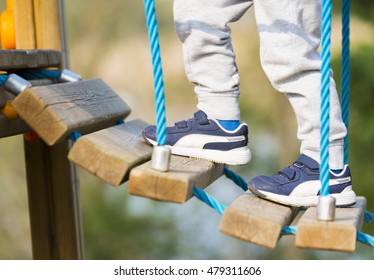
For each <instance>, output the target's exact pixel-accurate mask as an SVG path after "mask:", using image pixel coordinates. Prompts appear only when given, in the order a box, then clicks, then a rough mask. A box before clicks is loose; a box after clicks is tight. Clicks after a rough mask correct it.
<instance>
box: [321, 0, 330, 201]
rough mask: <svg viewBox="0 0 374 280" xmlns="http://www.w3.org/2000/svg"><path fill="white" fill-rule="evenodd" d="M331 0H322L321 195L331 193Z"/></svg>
mask: <svg viewBox="0 0 374 280" xmlns="http://www.w3.org/2000/svg"><path fill="white" fill-rule="evenodd" d="M331 11H332V2H331V0H322V26H321V35H322V36H321V47H322V53H321V56H322V66H321V142H320V146H321V170H320V180H321V185H322V187H321V195H329V194H330V190H329V121H330V112H329V111H330V103H329V99H330V73H331V67H330V60H331V55H330V46H331V41H330V37H331V18H332V16H331Z"/></svg>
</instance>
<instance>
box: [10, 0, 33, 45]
mask: <svg viewBox="0 0 374 280" xmlns="http://www.w3.org/2000/svg"><path fill="white" fill-rule="evenodd" d="M13 6H14V27H15V32H16V47H17V49H24V50H32V49H36V38H35V24H34V7H33V0H14V1H13Z"/></svg>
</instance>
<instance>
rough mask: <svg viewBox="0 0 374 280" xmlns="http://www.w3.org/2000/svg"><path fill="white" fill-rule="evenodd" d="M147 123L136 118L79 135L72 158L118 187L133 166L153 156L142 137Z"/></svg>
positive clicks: (71, 152) (73, 148)
mask: <svg viewBox="0 0 374 280" xmlns="http://www.w3.org/2000/svg"><path fill="white" fill-rule="evenodd" d="M147 126H148V124H147V123H145V122H144V121H142V120H134V121H130V122H126V123H124V124H121V125H116V126H113V127H110V128H107V129H103V130H100V131H97V132H94V133H91V134H87V135H85V136H82V137H80V138H79V139H78V140H77V142H76V143H75V144H74V145H73V147H72V149H71V150H70V152H69V159H70V160H71V161H72V162H74V163H76V164H78V165H79V166H81V167H82V168H84V169H86V170H87V171H89V172H91V173H92V174H94V175H95V176H97V177H99V178H100V179H102V180H104V181H105V182H107V183H109V184H111V185H113V186H119V185H120V184H122V183H123V182H125V181H127V180H128V176H129V172H130V170H131V168H133V167H134V166H137V165H139V164H141V163H144V162H146V161H147V160H149V159H150V158H151V154H152V147H151V146H150V145H148V144H147V143H146V142H145V141H144V140H143V137H142V131H143V130H144V128H146V127H147Z"/></svg>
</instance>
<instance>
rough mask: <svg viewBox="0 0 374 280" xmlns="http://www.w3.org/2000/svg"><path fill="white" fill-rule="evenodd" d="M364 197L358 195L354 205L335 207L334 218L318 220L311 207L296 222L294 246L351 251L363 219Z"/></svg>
mask: <svg viewBox="0 0 374 280" xmlns="http://www.w3.org/2000/svg"><path fill="white" fill-rule="evenodd" d="M365 208H366V199H365V198H364V197H358V198H357V202H356V204H355V205H353V206H351V207H347V208H339V207H337V208H336V210H335V220H334V221H332V222H323V221H318V220H317V218H316V216H317V213H316V212H317V209H316V207H311V208H309V209H307V210H306V212H305V213H304V214H303V215H302V217H301V218H300V220H299V222H298V224H297V233H296V240H295V242H296V246H297V247H300V248H310V249H321V250H336V251H347V252H353V251H354V250H355V249H356V238H357V230H360V229H361V227H362V224H363V220H364V212H365Z"/></svg>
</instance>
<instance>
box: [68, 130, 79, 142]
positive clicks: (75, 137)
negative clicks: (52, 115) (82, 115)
mask: <svg viewBox="0 0 374 280" xmlns="http://www.w3.org/2000/svg"><path fill="white" fill-rule="evenodd" d="M80 137H82V134H80V133H79V132H78V131H76V130H73V131H72V132H71V133H70V140H72V141H73V142H76V141H77V140H78V139H79V138H80Z"/></svg>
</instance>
